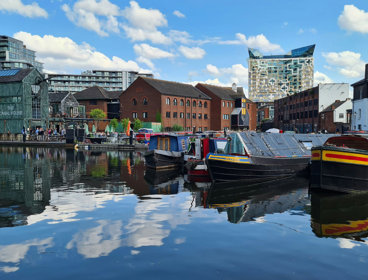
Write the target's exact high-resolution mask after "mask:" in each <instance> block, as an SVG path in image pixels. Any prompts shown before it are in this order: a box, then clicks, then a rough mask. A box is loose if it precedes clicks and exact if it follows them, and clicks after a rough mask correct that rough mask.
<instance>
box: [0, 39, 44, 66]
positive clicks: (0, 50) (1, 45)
mask: <svg viewBox="0 0 368 280" xmlns="http://www.w3.org/2000/svg"><path fill="white" fill-rule="evenodd" d="M16 68H36V69H37V70H38V71H39V72H41V73H42V70H43V63H41V62H38V61H36V52H35V51H32V50H29V49H27V47H26V46H25V45H24V44H23V42H22V41H20V40H17V39H14V38H12V37H8V36H4V35H0V70H1V69H3V70H9V69H16Z"/></svg>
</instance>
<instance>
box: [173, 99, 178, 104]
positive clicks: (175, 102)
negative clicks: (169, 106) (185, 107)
mask: <svg viewBox="0 0 368 280" xmlns="http://www.w3.org/2000/svg"><path fill="white" fill-rule="evenodd" d="M173 104H174V105H175V106H176V105H178V100H176V98H174V100H173Z"/></svg>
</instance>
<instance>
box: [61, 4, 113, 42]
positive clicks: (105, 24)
mask: <svg viewBox="0 0 368 280" xmlns="http://www.w3.org/2000/svg"><path fill="white" fill-rule="evenodd" d="M62 9H63V11H64V12H65V14H66V16H67V18H68V19H69V20H70V21H71V22H73V23H74V24H76V25H77V26H80V27H83V28H85V29H87V30H91V31H94V32H96V33H97V34H98V35H100V36H108V32H114V33H119V31H120V30H119V24H118V21H117V18H116V17H117V16H119V15H120V9H119V7H118V6H116V5H114V4H112V3H111V2H109V0H100V1H98V0H79V1H77V2H76V3H75V4H74V5H73V8H72V9H71V8H70V7H69V5H67V4H64V5H63V6H62Z"/></svg>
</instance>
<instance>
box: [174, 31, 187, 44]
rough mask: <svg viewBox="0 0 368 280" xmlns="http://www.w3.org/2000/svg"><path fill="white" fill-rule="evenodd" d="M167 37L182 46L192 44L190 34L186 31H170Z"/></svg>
mask: <svg viewBox="0 0 368 280" xmlns="http://www.w3.org/2000/svg"><path fill="white" fill-rule="evenodd" d="M169 36H170V38H171V39H172V40H173V41H175V42H180V43H182V44H190V43H193V40H192V39H191V36H190V34H189V33H188V32H186V31H179V30H170V32H169Z"/></svg>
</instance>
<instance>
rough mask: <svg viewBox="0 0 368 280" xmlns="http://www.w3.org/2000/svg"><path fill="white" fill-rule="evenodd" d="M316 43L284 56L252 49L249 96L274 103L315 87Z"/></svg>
mask: <svg viewBox="0 0 368 280" xmlns="http://www.w3.org/2000/svg"><path fill="white" fill-rule="evenodd" d="M314 48H315V45H311V46H306V47H302V48H299V49H294V50H292V51H290V52H289V53H287V54H284V55H268V56H266V55H263V54H261V53H260V52H259V51H257V50H256V49H248V51H249V65H248V66H249V99H251V100H252V101H256V102H260V101H262V102H270V101H273V100H275V99H279V98H282V97H285V96H287V95H292V94H294V93H297V92H300V91H303V90H306V89H309V88H311V87H313V75H314V61H313V53H314Z"/></svg>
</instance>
